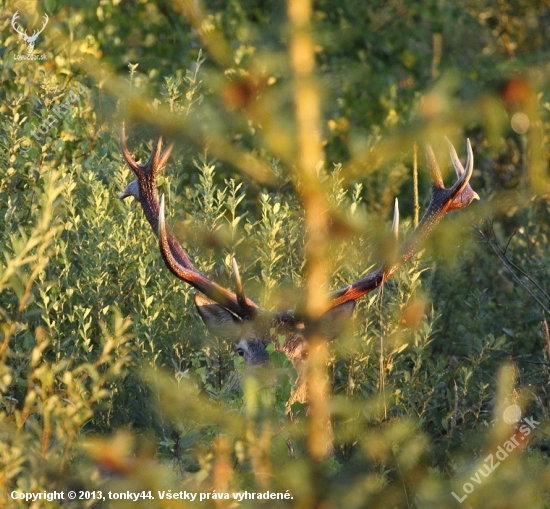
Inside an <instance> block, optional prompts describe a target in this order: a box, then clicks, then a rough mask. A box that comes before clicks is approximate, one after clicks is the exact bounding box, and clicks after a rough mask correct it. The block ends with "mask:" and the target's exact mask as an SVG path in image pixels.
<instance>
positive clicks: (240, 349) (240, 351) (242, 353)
mask: <svg viewBox="0 0 550 509" xmlns="http://www.w3.org/2000/svg"><path fill="white" fill-rule="evenodd" d="M237 353H238V354H239V355H240V356H241V357H244V350H243V349H242V348H237Z"/></svg>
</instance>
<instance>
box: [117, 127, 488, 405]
mask: <svg viewBox="0 0 550 509" xmlns="http://www.w3.org/2000/svg"><path fill="white" fill-rule="evenodd" d="M446 141H447V143H448V146H449V152H450V157H451V162H452V165H453V167H454V169H455V172H456V175H457V180H456V182H455V183H454V184H453V185H452V187H450V188H446V187H445V185H444V183H443V179H442V176H441V171H440V169H439V166H438V163H437V161H436V157H435V154H434V151H433V150H432V148H431V146H430V145H429V144H426V148H425V151H426V160H427V166H428V169H429V172H430V175H431V181H432V193H431V198H430V201H429V204H428V207H427V209H426V211H425V213H424V215H423V217H422V219H421V220H420V222H419V223H418V226H417V227H416V228H415V230H414V231H413V232H412V235H411V236H410V238H409V239H408V240H407V241H406V242H405V243H404V244H403V246H402V247H399V245H398V228H399V224H398V223H399V208H398V203H397V199H396V203H395V208H394V215H393V223H392V232H393V240H394V243H395V244H394V245H395V248H396V249H395V256H393V257H391V258H388V260H387V261H386V262H383V263H382V264H381V265H380V266H379V267H377V268H375V269H374V270H372V271H371V272H369V273H368V274H366V275H365V276H363V277H361V278H360V279H358V280H356V281H353V282H351V283H350V284H348V285H347V286H345V287H343V288H340V289H338V290H335V291H333V292H331V293H330V294H329V296H328V302H329V305H328V308H327V309H326V311H325V312H324V313H323V315H322V316H321V317H320V319H319V320H318V323H317V324H316V328H315V332H316V333H317V334H321V335H322V337H323V339H325V340H326V341H328V342H330V341H332V340H334V339H335V338H336V337H338V335H339V334H340V332H341V329H342V328H343V326H344V325H345V323H346V322H347V321H348V320H349V319H350V318H351V316H352V314H353V311H354V309H355V304H356V301H357V299H359V298H361V297H363V296H364V295H366V294H368V293H369V292H371V291H373V290H375V289H377V288H379V287H380V286H381V285H383V284H384V283H385V282H386V281H388V280H389V279H390V278H391V277H392V276H393V275H394V274H395V273H396V272H397V271H398V270H399V268H400V267H402V266H403V265H404V264H405V263H406V262H407V261H409V260H410V259H411V258H412V257H413V256H414V255H415V254H416V253H417V252H418V251H419V249H420V248H421V247H422V246H423V245H424V244H425V242H426V240H427V238H428V237H429V236H430V234H431V233H432V232H433V230H434V229H435V228H436V226H437V225H438V224H439V222H440V221H441V220H442V219H443V217H444V216H445V215H446V214H447V213H448V212H451V211H457V210H461V209H464V208H466V207H467V206H468V205H470V203H472V201H473V200H478V199H479V195H478V194H477V193H476V192H475V191H474V190H473V189H472V187H471V186H470V184H469V181H470V178H471V176H472V173H473V165H474V156H473V151H472V146H471V144H470V141H469V140H467V141H466V150H467V160H466V166H465V167H464V166H462V163H461V162H460V159H459V157H458V155H457V152H456V150H455V148H454V146H453V145H452V143H451V142H450V141H449V140H448V139H446ZM173 147H174V145H173V144H170V145H169V146H168V147H167V148H166V149H165V150H164V151H163V150H162V137H159V138H158V139H157V141H156V142H155V143H154V144H153V148H152V151H151V154H150V156H149V159H148V161H147V162H146V163H145V164H138V163H137V162H136V161H135V160H134V158H133V157H132V156H131V154H130V152H129V150H128V147H127V143H126V133H125V128H124V125H123V126H122V130H121V151H122V155H123V157H124V160H125V161H126V163H127V165H128V166H129V167H130V169H131V170H132V172H133V173H134V175H135V177H136V179H135V180H133V181H132V182H131V183H130V184H128V186H127V187H126V188H125V189H124V190H123V191H122V192H121V193H120V194H119V198H120V199H122V200H124V199H126V198H128V197H134V198H135V200H136V201H137V202H138V203H139V204H140V205H141V208H142V210H143V213H144V214H145V217H146V219H147V221H148V222H149V224H150V226H151V228H152V230H153V232H154V233H155V234H156V236H157V237H158V243H159V250H160V253H161V256H162V258H163V260H164V263H165V264H166V266H167V268H168V269H169V270H170V272H172V274H173V275H174V276H175V277H176V278H178V279H180V280H181V281H183V282H185V283H187V284H189V285H190V286H192V287H193V288H195V289H196V290H197V291H198V293H196V294H195V295H194V301H195V306H196V309H197V311H198V313H199V315H200V317H201V318H202V320H203V322H204V324H205V325H206V327H207V329H208V330H209V331H211V332H212V333H213V334H214V335H216V336H218V337H220V338H222V339H223V340H226V341H231V342H233V343H235V344H236V351H237V353H238V355H240V356H241V357H243V359H244V362H245V365H246V368H247V369H248V368H254V367H257V366H266V365H268V364H269V360H270V357H269V353H268V351H267V347H268V345H270V344H273V345H274V347H275V349H276V350H277V351H280V352H283V353H284V354H285V355H286V357H287V358H288V360H289V361H290V363H291V365H292V366H293V368H294V369H295V371H296V374H297V378H296V387H295V389H294V390H293V392H292V393H291V396H290V399H289V401H288V402H287V414H288V415H289V416H291V408H292V405H293V404H294V403H302V404H307V387H306V377H305V363H306V362H307V352H308V339H307V338H308V330H307V327H308V321H307V320H306V319H305V317H303V316H300V313H299V312H297V311H295V310H288V311H279V312H271V311H268V310H264V309H262V308H260V306H259V305H258V304H256V303H255V302H254V301H252V300H251V299H249V298H248V297H246V295H245V292H244V289H243V283H242V280H241V277H240V274H239V270H238V266H237V263H236V261H235V259H234V258H233V260H232V266H233V267H232V268H233V274H234V279H235V291H232V290H230V289H228V288H225V287H223V286H221V285H219V284H218V283H216V282H214V281H212V280H211V279H209V278H208V277H207V276H205V275H204V274H202V273H201V272H200V271H199V270H198V269H197V268H196V267H195V266H194V265H193V263H192V262H191V259H190V258H189V256H188V255H187V253H186V252H185V250H184V249H183V247H182V245H181V244H180V242H179V241H178V239H177V238H176V236H175V235H174V233H173V232H172V230H171V229H170V227H169V226H168V225H167V224H166V219H165V213H164V195H163V196H162V197H161V198H160V201H159V197H158V192H157V189H156V183H155V182H156V178H157V176H158V175H159V173H160V171H161V170H162V168H163V167H164V166H165V164H166V162H167V161H168V158H169V157H170V154H171V152H172V149H173ZM281 336H282V337H283V338H284V341H279V338H280V337H281Z"/></svg>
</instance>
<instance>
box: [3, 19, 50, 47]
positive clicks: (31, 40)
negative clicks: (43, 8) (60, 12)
mask: <svg viewBox="0 0 550 509" xmlns="http://www.w3.org/2000/svg"><path fill="white" fill-rule="evenodd" d="M17 19H19V11H15V14H14V15H13V16H12V18H11V26H12V27H13V29H14V30H15V31H16V32H17V33H18V34H19V35H21V36H22V37H23V40H24V41H25V43H26V44H27V53H28V54H29V55H30V54H31V53H32V52H33V51H34V43H35V42H36V39H37V38H38V36H39V35H40V34H41V33H42V32H43V31H44V28H46V25H47V24H48V20H49V19H50V18H48V15H47V14H44V24H43V25H42V28H41V29H40V30H35V31H34V32H33V34H32V35H28V34H27V31H26V30H20V29H18V28H17V26H16V25H15V22H16V20H17Z"/></svg>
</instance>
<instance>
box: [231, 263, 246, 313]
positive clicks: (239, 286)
mask: <svg viewBox="0 0 550 509" xmlns="http://www.w3.org/2000/svg"><path fill="white" fill-rule="evenodd" d="M231 265H232V266H233V275H234V277H235V293H236V294H237V301H238V302H239V305H240V306H242V307H247V304H246V295H245V294H244V286H243V282H242V281H241V275H240V273H239V266H238V265H237V260H235V258H231Z"/></svg>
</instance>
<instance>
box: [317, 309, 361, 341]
mask: <svg viewBox="0 0 550 509" xmlns="http://www.w3.org/2000/svg"><path fill="white" fill-rule="evenodd" d="M354 309H355V300H350V301H348V302H343V303H342V304H338V306H334V307H333V308H330V309H329V310H328V311H325V314H324V315H323V316H322V317H321V332H322V334H323V336H325V337H326V338H327V340H328V341H332V340H333V339H336V338H337V337H338V336H339V335H340V334H341V333H342V330H343V329H344V327H345V326H346V323H348V322H349V320H350V318H351V315H352V314H353V310H354Z"/></svg>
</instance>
